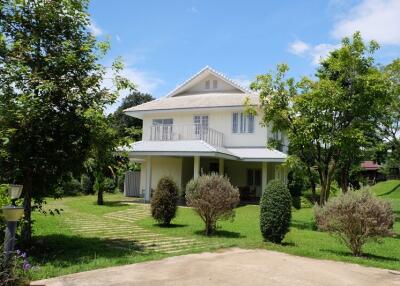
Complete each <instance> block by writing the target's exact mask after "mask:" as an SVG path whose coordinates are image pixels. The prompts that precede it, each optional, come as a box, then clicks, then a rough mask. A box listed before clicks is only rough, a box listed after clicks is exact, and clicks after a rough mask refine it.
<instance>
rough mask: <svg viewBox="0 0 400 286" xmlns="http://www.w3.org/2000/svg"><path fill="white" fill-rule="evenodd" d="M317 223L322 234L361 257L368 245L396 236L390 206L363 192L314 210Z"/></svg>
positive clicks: (367, 192) (342, 196) (348, 194)
mask: <svg viewBox="0 0 400 286" xmlns="http://www.w3.org/2000/svg"><path fill="white" fill-rule="evenodd" d="M315 220H316V223H317V226H318V229H319V230H322V231H327V232H329V233H331V234H333V235H334V236H336V237H338V238H339V239H340V241H342V242H343V243H344V244H345V245H346V246H347V247H348V248H349V249H350V250H351V252H352V253H353V255H354V256H361V255H362V247H363V245H364V244H365V243H366V242H367V241H369V240H372V241H377V239H378V238H380V237H384V236H391V235H393V225H394V222H395V214H394V212H393V209H392V206H391V204H390V203H389V202H387V201H384V200H380V199H378V198H376V197H375V196H373V195H372V194H371V193H370V192H369V191H367V190H361V191H355V192H354V191H349V192H347V193H346V194H343V195H341V196H339V197H337V198H334V199H332V200H330V201H328V202H327V203H326V204H325V205H324V206H322V207H318V206H317V207H315Z"/></svg>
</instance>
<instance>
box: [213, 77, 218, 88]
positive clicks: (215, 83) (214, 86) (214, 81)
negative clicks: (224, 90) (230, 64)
mask: <svg viewBox="0 0 400 286" xmlns="http://www.w3.org/2000/svg"><path fill="white" fill-rule="evenodd" d="M217 88H218V81H217V80H216V79H214V80H213V89H217Z"/></svg>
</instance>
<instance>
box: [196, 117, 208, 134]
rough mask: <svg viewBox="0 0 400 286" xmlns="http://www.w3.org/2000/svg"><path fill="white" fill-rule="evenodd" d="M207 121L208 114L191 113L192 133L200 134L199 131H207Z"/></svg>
mask: <svg viewBox="0 0 400 286" xmlns="http://www.w3.org/2000/svg"><path fill="white" fill-rule="evenodd" d="M196 117H197V118H198V120H199V122H196ZM205 119H206V120H205ZM209 123H210V117H209V116H208V114H195V115H193V125H194V134H195V135H201V133H204V132H207V129H208V126H209Z"/></svg>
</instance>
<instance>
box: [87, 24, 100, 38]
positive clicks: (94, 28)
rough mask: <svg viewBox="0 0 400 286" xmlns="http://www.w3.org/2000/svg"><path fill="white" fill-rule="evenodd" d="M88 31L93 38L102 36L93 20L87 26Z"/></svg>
mask: <svg viewBox="0 0 400 286" xmlns="http://www.w3.org/2000/svg"><path fill="white" fill-rule="evenodd" d="M88 29H89V31H90V32H91V33H92V34H93V36H95V37H97V36H101V35H102V34H103V30H102V29H101V28H100V27H99V26H97V24H96V23H95V22H94V21H93V20H90V25H89V26H88Z"/></svg>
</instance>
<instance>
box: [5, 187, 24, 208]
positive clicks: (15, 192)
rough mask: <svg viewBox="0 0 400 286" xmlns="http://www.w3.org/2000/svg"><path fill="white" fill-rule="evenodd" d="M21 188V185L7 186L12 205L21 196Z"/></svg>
mask: <svg viewBox="0 0 400 286" xmlns="http://www.w3.org/2000/svg"><path fill="white" fill-rule="evenodd" d="M22 188H23V186H22V185H10V187H9V188H8V195H9V196H10V197H11V200H12V201H13V205H15V201H16V200H17V199H19V197H20V196H21V193H22Z"/></svg>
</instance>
